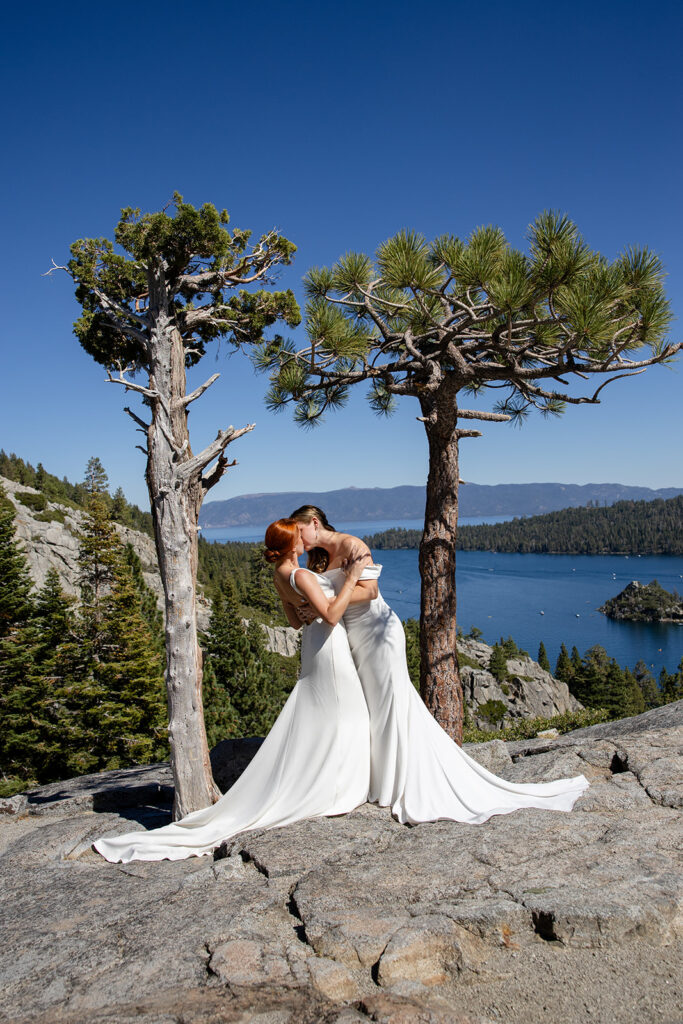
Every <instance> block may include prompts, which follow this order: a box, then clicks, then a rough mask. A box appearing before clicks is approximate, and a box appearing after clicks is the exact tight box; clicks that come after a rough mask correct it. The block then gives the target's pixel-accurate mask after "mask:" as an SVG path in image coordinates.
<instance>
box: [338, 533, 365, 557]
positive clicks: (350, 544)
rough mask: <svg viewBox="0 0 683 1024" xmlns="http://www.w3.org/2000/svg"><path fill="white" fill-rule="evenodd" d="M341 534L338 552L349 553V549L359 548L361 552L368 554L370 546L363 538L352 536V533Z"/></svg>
mask: <svg viewBox="0 0 683 1024" xmlns="http://www.w3.org/2000/svg"><path fill="white" fill-rule="evenodd" d="M341 536H342V542H341V547H340V553H341V554H342V555H343V556H346V555H348V554H350V553H351V551H353V550H354V549H355V550H359V549H360V551H361V552H362V553H363V554H368V555H369V554H370V548H369V547H368V546H367V544H366V543H365V541H364V540H361V539H360V537H354V536H353V534H352V533H343V534H342V535H341Z"/></svg>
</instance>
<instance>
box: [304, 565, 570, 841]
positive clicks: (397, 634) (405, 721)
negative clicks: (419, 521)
mask: <svg viewBox="0 0 683 1024" xmlns="http://www.w3.org/2000/svg"><path fill="white" fill-rule="evenodd" d="M381 569H382V567H381V566H379V565H375V566H367V567H366V569H365V570H364V572H363V576H362V577H361V579H378V578H379V575H380V573H381ZM321 575H322V576H323V577H324V578H327V579H328V580H329V581H330V582H331V583H332V584H333V585H334V586H335V589H338V588H339V587H340V585H341V584H342V583H343V580H344V575H343V572H342V570H341V569H331V570H328V571H327V572H325V573H322V574H321ZM344 624H345V625H346V632H347V634H348V638H349V644H350V645H351V653H352V654H353V660H354V662H355V665H356V668H357V670H358V675H359V676H360V680H361V683H362V686H363V691H364V693H365V699H366V701H367V704H368V710H369V712H370V788H369V797H368V799H369V800H370V801H371V802H376V803H378V804H380V805H381V806H383V807H385V806H389V807H391V809H392V812H393V814H394V815H395V817H396V818H397V819H398V820H399V821H400V822H404V823H405V822H410V823H411V824H416V823H418V822H422V821H436V820H438V819H439V818H450V819H453V820H455V821H462V822H468V823H470V824H479V823H481V822H483V821H486V820H487V818H490V817H491V815H493V814H509V813H510V812H511V811H516V810H519V809H520V808H522V807H540V808H545V809H548V810H554V811H570V810H571V809H572V806H573V805H574V803H575V802H576V800H578V798H579V797H580V796H581V794H582V793H583V792H584V790H586V789H587V788H588V786H589V785H590V784H589V782H588V779H586V777H585V776H584V775H577V776H575V777H574V778H571V779H556V780H554V781H553V782H541V783H513V782H507V781H506V780H505V779H501V778H499V777H498V776H497V775H494V774H493V773H492V772H490V771H487V769H486V768H482V766H481V765H480V764H478V763H477V762H476V761H475V760H474V759H473V758H471V757H470V756H469V754H467V753H466V752H465V751H464V750H463V749H462V748H461V747H459V746H458V744H457V743H455V742H454V741H453V740H452V739H451V737H450V736H449V735H448V734H447V733H446V732H444V730H443V729H442V728H441V726H440V725H439V724H438V722H437V721H436V720H435V719H434V718H433V717H432V715H431V714H430V712H429V711H428V710H427V708H426V706H425V704H424V703H423V702H422V700H421V698H420V696H419V694H418V693H417V691H416V689H415V687H414V686H413V684H412V682H411V680H410V676H409V674H408V665H407V662H406V647H405V634H404V632H403V626H402V625H401V621H400V619H399V618H398V616H397V615H396V614H395V613H394V612H393V611H392V610H391V608H389V606H388V605H387V603H386V602H385V601H384V599H383V598H382V595H381V594H379V596H378V597H377V598H376V599H375V600H374V601H371V602H370V604H369V605H368V604H367V603H359V604H352V605H349V607H348V609H347V611H346V612H345V614H344Z"/></svg>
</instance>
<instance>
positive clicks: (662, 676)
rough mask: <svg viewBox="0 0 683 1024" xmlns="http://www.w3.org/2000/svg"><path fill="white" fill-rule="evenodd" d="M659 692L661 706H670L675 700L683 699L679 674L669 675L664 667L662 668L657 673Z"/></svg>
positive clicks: (682, 688)
mask: <svg viewBox="0 0 683 1024" xmlns="http://www.w3.org/2000/svg"><path fill="white" fill-rule="evenodd" d="M659 692H660V693H661V695H662V703H663V704H671V703H673V701H675V700H680V699H681V697H683V687H682V686H681V678H680V674H679V673H678V672H674V673H672V674H669V673H668V672H667V670H666V667H664V668H662V670H661V672H660V673H659Z"/></svg>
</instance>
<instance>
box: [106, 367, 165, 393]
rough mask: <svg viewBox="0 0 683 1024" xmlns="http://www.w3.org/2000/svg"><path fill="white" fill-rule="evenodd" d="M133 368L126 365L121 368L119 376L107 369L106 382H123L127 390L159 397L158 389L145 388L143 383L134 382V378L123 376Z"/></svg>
mask: <svg viewBox="0 0 683 1024" xmlns="http://www.w3.org/2000/svg"><path fill="white" fill-rule="evenodd" d="M132 370H133V367H132V366H126V367H125V368H124V369H123V370H121V369H119V375H118V377H112V375H111V370H107V379H106V381H105V384H123V386H124V388H125V389H126V391H138V392H139V393H140V394H141V395H144V396H145V397H146V398H159V397H160V395H159V392H158V391H152V389H151V388H143V386H142V384H134V383H133V381H132V380H126V379H125V377H124V376H123V375H124V373H130V372H131V371H132Z"/></svg>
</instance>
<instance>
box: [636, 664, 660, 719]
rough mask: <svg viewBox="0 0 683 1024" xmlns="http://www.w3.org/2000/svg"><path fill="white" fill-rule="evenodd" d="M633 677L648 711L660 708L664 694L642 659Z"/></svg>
mask: <svg viewBox="0 0 683 1024" xmlns="http://www.w3.org/2000/svg"><path fill="white" fill-rule="evenodd" d="M633 675H634V676H635V679H636V682H637V683H638V686H639V687H640V691H641V693H642V695H643V700H644V701H645V708H646V710H649V709H650V708H658V707H659V706H660V704H661V703H662V693H661V690H660V689H659V687H658V686H657V683H656V682H655V678H654V676H653V675H652V673H651V672H650V670H649V668H648V667H647V665H646V664H645V662H644V661H643V660H642V658H641V659H640V660H639V661H637V662H636V664H635V668H634V669H633Z"/></svg>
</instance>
